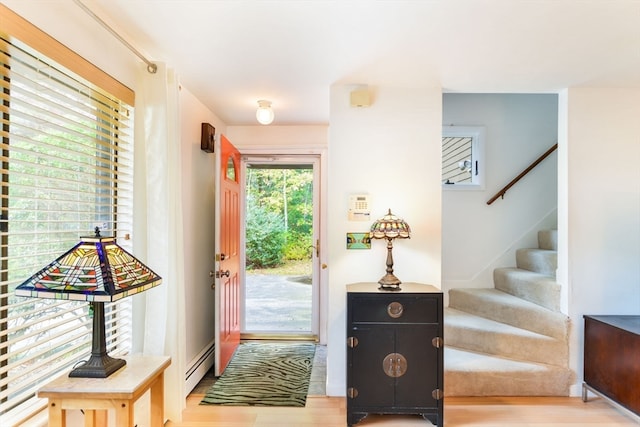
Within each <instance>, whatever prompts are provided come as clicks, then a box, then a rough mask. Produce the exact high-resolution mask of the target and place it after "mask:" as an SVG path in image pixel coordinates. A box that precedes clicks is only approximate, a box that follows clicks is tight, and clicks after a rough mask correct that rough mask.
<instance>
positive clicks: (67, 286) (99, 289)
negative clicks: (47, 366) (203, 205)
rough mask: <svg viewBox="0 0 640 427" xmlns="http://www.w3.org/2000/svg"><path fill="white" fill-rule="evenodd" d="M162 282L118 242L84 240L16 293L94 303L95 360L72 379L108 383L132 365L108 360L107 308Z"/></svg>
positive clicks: (79, 367) (80, 366) (80, 367)
mask: <svg viewBox="0 0 640 427" xmlns="http://www.w3.org/2000/svg"><path fill="white" fill-rule="evenodd" d="M161 282H162V279H161V278H160V276H158V275H157V274H156V273H154V272H153V271H151V269H150V268H149V267H147V266H145V265H144V264H143V263H142V262H140V261H139V260H138V259H136V258H135V257H134V256H133V255H131V254H130V253H128V252H127V251H125V250H124V249H122V248H121V247H120V246H118V245H117V244H116V241H115V238H114V237H102V236H100V230H99V229H98V228H96V235H95V236H93V237H81V238H80V243H78V244H77V245H76V246H74V247H73V248H71V249H70V250H69V251H67V252H66V253H65V254H63V255H62V256H60V257H59V258H58V259H56V260H55V261H53V262H52V263H51V264H49V265H47V266H46V267H45V268H43V269H42V270H40V271H38V272H37V273H36V274H34V275H33V276H32V277H30V278H29V279H27V280H26V281H25V282H24V283H22V284H21V285H20V286H18V287H17V288H16V290H15V294H16V295H17V296H24V297H36V298H53V299H66V300H75V301H89V302H91V304H92V306H93V330H92V343H91V357H90V358H89V359H88V360H87V361H85V362H83V363H81V364H78V365H77V366H76V367H75V368H74V369H73V370H72V371H71V372H70V373H69V376H70V377H84V378H106V377H108V376H109V375H111V374H112V373H114V372H115V371H117V370H118V369H120V368H122V367H123V366H125V365H126V361H125V360H124V359H116V358H113V357H111V356H109V355H108V354H107V346H106V333H105V320H104V303H105V302H111V301H117V300H119V299H121V298H124V297H127V296H130V295H134V294H137V293H139V292H143V291H146V290H147V289H150V288H153V287H154V286H158V285H159V284H160V283H161Z"/></svg>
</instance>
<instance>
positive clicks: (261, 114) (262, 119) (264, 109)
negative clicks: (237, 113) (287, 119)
mask: <svg viewBox="0 0 640 427" xmlns="http://www.w3.org/2000/svg"><path fill="white" fill-rule="evenodd" d="M274 117H275V116H274V114H273V109H271V101H266V100H264V99H261V100H259V101H258V110H257V111H256V119H257V120H258V123H260V124H263V125H269V124H271V122H273V118H274Z"/></svg>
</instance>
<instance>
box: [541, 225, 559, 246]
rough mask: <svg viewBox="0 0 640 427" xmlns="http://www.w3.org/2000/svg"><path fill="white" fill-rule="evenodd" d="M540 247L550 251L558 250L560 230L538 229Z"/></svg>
mask: <svg viewBox="0 0 640 427" xmlns="http://www.w3.org/2000/svg"><path fill="white" fill-rule="evenodd" d="M538 247H539V248H540V249H548V250H550V251H557V250H558V230H540V231H538Z"/></svg>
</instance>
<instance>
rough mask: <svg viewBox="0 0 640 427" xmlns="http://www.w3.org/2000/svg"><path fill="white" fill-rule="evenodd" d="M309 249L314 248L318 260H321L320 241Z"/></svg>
mask: <svg viewBox="0 0 640 427" xmlns="http://www.w3.org/2000/svg"><path fill="white" fill-rule="evenodd" d="M309 248H313V249H315V250H316V258H320V239H317V240H316V245H315V246H314V245H311V246H309Z"/></svg>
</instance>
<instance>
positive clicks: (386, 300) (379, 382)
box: [347, 283, 444, 427]
mask: <svg viewBox="0 0 640 427" xmlns="http://www.w3.org/2000/svg"><path fill="white" fill-rule="evenodd" d="M401 288H402V289H401V290H400V291H382V290H379V289H378V284H377V283H355V284H352V285H348V286H347V424H348V425H349V426H352V425H354V424H356V423H358V422H359V421H360V420H362V419H363V418H364V417H366V416H367V415H368V414H419V415H422V416H423V417H424V418H425V419H427V420H429V421H431V423H433V424H434V425H437V426H439V427H442V425H443V417H442V414H443V411H442V409H443V395H444V390H443V385H442V384H443V370H444V369H443V352H444V341H443V332H442V331H443V325H442V310H443V307H442V292H441V291H440V290H439V289H437V288H435V287H433V286H429V285H421V284H417V283H404V284H402V285H401Z"/></svg>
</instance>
